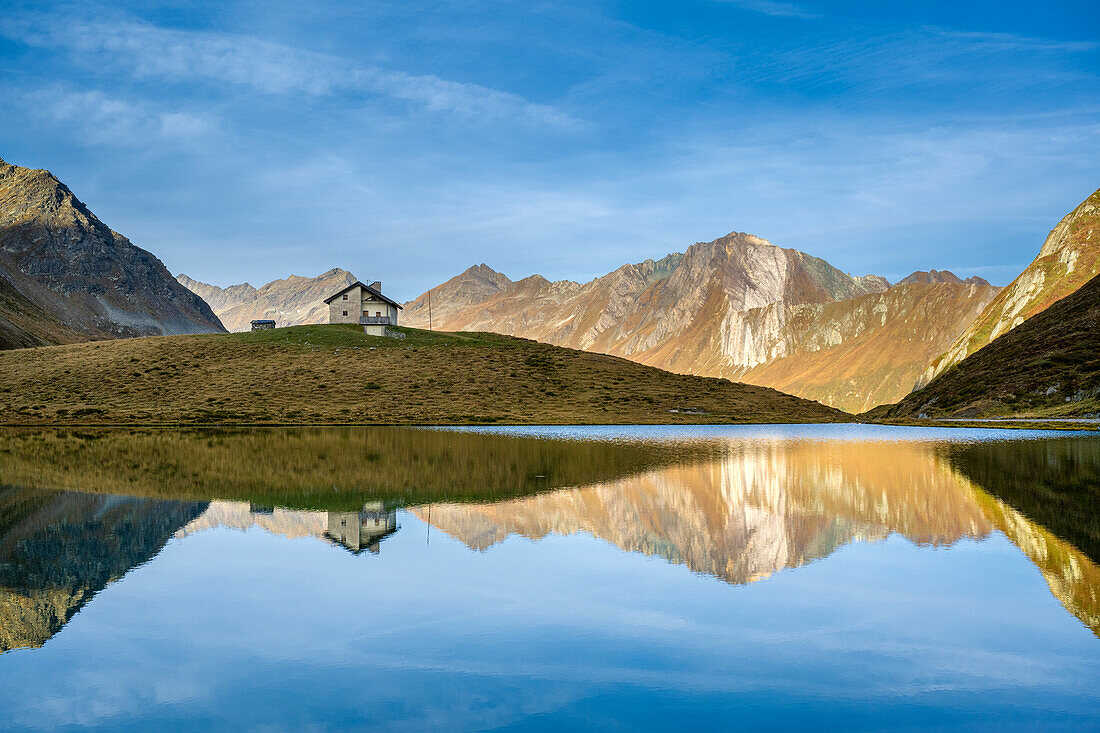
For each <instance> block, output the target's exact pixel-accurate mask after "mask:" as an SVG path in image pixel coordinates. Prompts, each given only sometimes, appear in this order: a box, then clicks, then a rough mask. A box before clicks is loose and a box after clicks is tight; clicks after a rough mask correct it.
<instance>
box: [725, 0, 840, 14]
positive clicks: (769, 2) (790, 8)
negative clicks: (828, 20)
mask: <svg viewBox="0 0 1100 733" xmlns="http://www.w3.org/2000/svg"><path fill="white" fill-rule="evenodd" d="M713 1H714V2H720V3H726V4H727V5H736V6H737V7H739V8H742V9H744V10H751V11H753V12H754V13H763V14H764V15H777V16H780V17H784V18H817V17H819V16H818V14H817V13H811V12H809V11H807V10H804V9H803V8H802V7H800V6H798V5H795V4H794V3H784V2H777V1H775V0H713Z"/></svg>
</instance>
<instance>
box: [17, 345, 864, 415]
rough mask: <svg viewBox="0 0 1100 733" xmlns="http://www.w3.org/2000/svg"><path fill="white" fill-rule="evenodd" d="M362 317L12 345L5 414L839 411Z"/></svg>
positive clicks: (734, 386) (619, 363) (609, 360)
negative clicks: (391, 331)
mask: <svg viewBox="0 0 1100 733" xmlns="http://www.w3.org/2000/svg"><path fill="white" fill-rule="evenodd" d="M398 330H400V331H402V332H404V333H405V334H406V336H407V338H405V339H392V338H381V337H373V336H366V335H365V334H363V332H362V330H361V329H360V328H359V327H357V326H339V325H324V326H295V327H291V328H282V329H277V330H274V331H262V332H257V333H238V334H208V335H197V336H164V337H153V338H142V339H125V340H117V341H101V342H94V343H84V344H69V345H64V346H51V347H44V348H37V349H19V350H14V351H6V352H0V416H2V417H0V421H2V422H3V423H5V424H50V423H65V424H127V423H129V424H163V423H184V424H210V423H241V424H343V423H351V424H394V425H400V424H460V423H497V422H499V423H515V424H524V423H526V424H540V423H541V424H613V423H711V422H714V423H729V422H808V421H831V420H837V419H841V418H843V417H845V415H844V413H841V412H839V411H837V410H834V409H832V408H829V407H825V406H823V405H820V404H818V403H816V402H810V401H807V400H803V399H799V398H797V397H792V396H791V395H786V394H783V393H782V392H777V391H775V390H772V389H768V388H765V387H755V386H750V385H744V384H738V383H733V382H729V381H727V380H723V379H712V378H705V377H694V376H686V375H678V374H671V373H669V372H664V371H661V370H660V369H655V368H653V367H646V366H642V365H640V364H636V363H634V362H631V361H627V360H626V359H620V358H617V357H612V356H605V355H602V354H590V353H587V352H583V351H575V350H572V349H565V348H561V347H557V346H550V345H547V344H540V343H536V342H533V341H527V340H524V339H518V338H513V337H509V336H501V335H497V334H487V333H453V334H452V333H438V332H427V331H417V330H413V329H398Z"/></svg>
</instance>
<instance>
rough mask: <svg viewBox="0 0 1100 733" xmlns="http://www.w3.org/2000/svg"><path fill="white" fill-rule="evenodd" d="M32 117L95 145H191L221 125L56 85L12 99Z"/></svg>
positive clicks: (188, 114)
mask: <svg viewBox="0 0 1100 733" xmlns="http://www.w3.org/2000/svg"><path fill="white" fill-rule="evenodd" d="M11 98H13V99H14V100H15V101H16V102H17V103H19V104H20V106H21V107H22V108H23V109H24V110H25V111H26V114H27V115H28V116H34V117H37V118H38V119H39V120H41V121H42V122H44V123H46V124H49V125H58V126H61V127H65V128H68V129H69V130H70V131H74V134H75V135H76V136H77V138H78V139H80V140H84V141H87V142H89V143H93V144H97V145H115V146H121V147H142V146H146V145H149V144H151V143H164V142H174V143H188V142H200V141H202V140H205V139H207V138H208V137H209V136H210V135H211V134H213V133H215V132H217V131H218V129H219V123H218V120H217V119H216V118H214V117H212V116H210V115H208V114H203V113H195V112H189V111H180V110H163V109H158V108H157V107H154V106H152V105H149V104H145V103H140V102H133V101H129V100H124V99H118V98H115V97H112V96H109V95H107V94H104V93H102V92H99V91H90V92H80V91H74V90H72V89H70V88H68V87H65V86H61V85H55V86H50V87H46V88H43V89H37V90H34V91H30V92H21V93H20V92H16V93H14V94H12V97H11Z"/></svg>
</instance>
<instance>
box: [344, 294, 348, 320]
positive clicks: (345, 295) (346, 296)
mask: <svg viewBox="0 0 1100 733" xmlns="http://www.w3.org/2000/svg"><path fill="white" fill-rule="evenodd" d="M347 299H348V294H347V293H344V300H347ZM344 315H345V316H346V315H347V313H345V314H344Z"/></svg>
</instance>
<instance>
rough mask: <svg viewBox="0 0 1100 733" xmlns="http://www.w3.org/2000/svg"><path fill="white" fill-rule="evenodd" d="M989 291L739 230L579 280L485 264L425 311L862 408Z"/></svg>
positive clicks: (894, 392)
mask: <svg viewBox="0 0 1100 733" xmlns="http://www.w3.org/2000/svg"><path fill="white" fill-rule="evenodd" d="M995 293H996V289H995V288H993V287H992V286H990V285H989V283H987V282H985V281H984V280H981V279H980V278H971V279H969V280H966V281H963V280H961V279H960V278H958V277H956V276H955V275H953V274H952V273H949V272H937V271H935V270H933V271H931V272H918V273H914V274H913V275H910V276H909V277H908V278H906V282H905V285H904V286H903V287H899V288H894V289H890V286H889V283H888V282H887V281H886V280H885V279H883V278H880V277H875V276H867V277H852V276H850V275H847V274H845V273H843V272H841V271H839V270H837V269H836V268H835V267H832V266H831V265H829V264H828V263H827V262H825V261H824V260H820V259H817V258H815V257H811V256H810V255H807V254H805V253H802V252H798V251H796V250H790V249H782V248H780V247H776V246H774V245H772V244H770V243H768V242H767V241H765V240H763V239H759V238H758V237H754V236H751V235H748V234H737V233H734V234H730V235H728V236H726V237H723V238H721V239H718V240H715V241H714V242H708V243H703V244H695V245H692V246H691V247H689V248H688V250H687V251H686V252H685V253H683V254H671V255H668V256H667V257H665V258H663V259H661V260H658V261H654V260H646V261H645V262H640V263H637V264H632V265H625V266H623V267H621V268H619V269H618V270H615V271H614V272H612V273H609V274H608V275H605V276H603V277H600V278H597V279H595V280H593V281H591V282H588V283H585V284H583V285H582V284H578V283H574V282H549V281H547V280H546V279H544V278H542V277H539V276H532V277H528V278H525V279H523V280H519V281H517V282H512V281H510V280H508V279H507V278H506V277H504V276H503V275H500V273H497V272H494V271H493V270H492V269H490V268H488V267H486V266H485V265H481V266H479V267H477V268H471V269H470V270H467V271H466V272H465V273H463V274H462V275H459V276H458V277H456V278H453V279H452V280H449V281H448V282H447V283H444V284H443V285H440V286H439V287H437V288H433V290H432V311H433V326H434V327H435V328H436V329H441V330H489V331H496V332H500V333H508V334H514V335H518V336H524V337H527V338H534V339H537V340H540V341H546V342H549V343H553V344H559V345H563V346H570V347H573V348H578V349H586V350H589V351H598V352H603V353H609V354H615V355H618V356H624V357H627V358H629V359H632V360H634V361H638V362H641V363H643V364H648V365H650V366H656V367H658V368H661V369H667V370H669V371H674V372H680V373H685V374H697V375H702V376H717V377H725V378H729V379H736V380H740V381H747V382H750V383H754V384H759V385H761V386H768V387H774V388H777V389H782V390H784V391H789V392H790V393H792V394H796V395H798V396H800V397H805V398H807V399H813V400H819V401H822V402H824V403H826V404H829V405H831V406H834V407H839V408H841V409H845V410H849V411H862V410H866V409H868V408H869V407H872V406H874V405H878V404H882V403H883V402H893V401H896V400H898V399H900V398H901V397H903V396H904V395H905V394H907V393H908V392H909V390H910V389H912V387H913V384H914V383H915V382H916V380H917V378H918V377H919V376H920V374H921V372H923V371H924V369H925V368H926V367H927V365H928V363H929V362H930V361H931V360H932V359H933V358H935V357H936V356H937V355H938V354H940V353H942V352H943V350H944V349H946V348H947V346H948V345H950V344H951V342H952V341H953V340H954V339H955V337H956V336H958V334H959V333H960V332H961V331H962V330H963V329H964V328H965V327H966V326H967V324H968V323H969V322H970V321H971V320H973V318H974V317H975V316H976V315H977V313H978V312H979V311H980V310H981V309H982V307H984V306H985V305H986V304H987V303H988V302H989V301H990V299H992V297H993V296H994V294H995ZM425 305H426V296H421V297H420V298H417V300H415V301H413V303H410V304H407V305H406V309H405V313H404V320H405V322H407V323H411V324H413V325H417V326H421V327H426V326H427V325H428V319H427V313H426V307H425ZM780 384H782V385H783V386H782V387H779V385H780Z"/></svg>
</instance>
